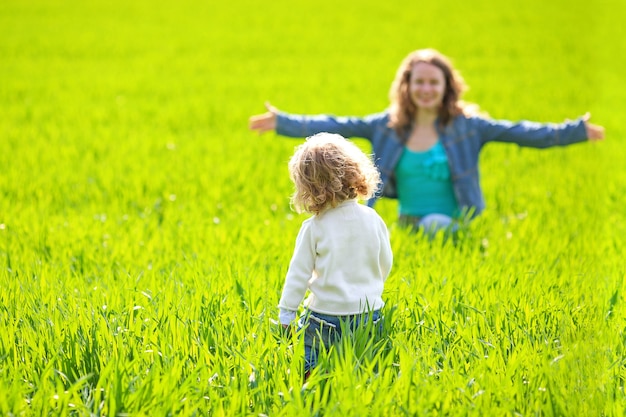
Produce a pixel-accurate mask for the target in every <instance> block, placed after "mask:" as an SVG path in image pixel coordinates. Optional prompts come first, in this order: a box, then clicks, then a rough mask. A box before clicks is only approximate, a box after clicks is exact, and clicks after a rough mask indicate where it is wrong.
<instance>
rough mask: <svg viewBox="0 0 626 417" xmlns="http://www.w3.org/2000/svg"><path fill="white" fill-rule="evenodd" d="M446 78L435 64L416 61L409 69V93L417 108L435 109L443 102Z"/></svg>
mask: <svg viewBox="0 0 626 417" xmlns="http://www.w3.org/2000/svg"><path fill="white" fill-rule="evenodd" d="M445 90H446V78H445V75H444V74H443V71H442V70H441V69H439V67H437V66H436V65H433V64H429V63H427V62H418V63H417V64H415V65H413V68H412V69H411V78H410V80H409V94H410V95H411V101H413V104H415V106H416V107H417V108H418V109H421V110H429V111H437V110H439V107H441V103H442V102H443V95H444V92H445Z"/></svg>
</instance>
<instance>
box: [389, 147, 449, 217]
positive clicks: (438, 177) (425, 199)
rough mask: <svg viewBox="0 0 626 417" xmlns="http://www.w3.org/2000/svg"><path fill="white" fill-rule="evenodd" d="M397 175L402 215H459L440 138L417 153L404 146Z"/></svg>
mask: <svg viewBox="0 0 626 417" xmlns="http://www.w3.org/2000/svg"><path fill="white" fill-rule="evenodd" d="M395 174H396V183H397V190H398V200H399V202H400V205H399V211H400V214H404V215H409V216H419V217H423V216H426V215H428V214H433V213H439V214H445V215H447V216H450V217H455V216H457V215H458V205H457V202H456V198H455V197H454V188H453V186H452V180H451V177H450V167H449V166H448V157H447V155H446V151H445V149H444V148H443V145H442V144H441V142H440V141H438V142H437V143H436V144H435V145H434V146H433V147H432V148H430V149H429V150H427V151H421V152H416V151H412V150H410V149H409V148H407V147H404V149H403V151H402V156H401V157H400V160H399V161H398V164H397V165H396V168H395Z"/></svg>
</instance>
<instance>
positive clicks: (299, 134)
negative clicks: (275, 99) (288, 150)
mask: <svg viewBox="0 0 626 417" xmlns="http://www.w3.org/2000/svg"><path fill="white" fill-rule="evenodd" d="M383 117H384V116H383V115H382V114H380V115H378V114H377V115H371V116H367V117H353V116H346V117H337V116H331V115H324V114H322V115H315V116H307V115H295V114H288V113H283V112H280V113H278V115H277V116H276V133H278V134H279V135H282V136H288V137H294V138H304V137H308V136H311V135H314V134H316V133H320V132H328V133H337V134H340V135H341V136H343V137H345V138H355V137H358V138H364V139H369V140H371V139H372V136H373V134H374V131H375V130H376V126H377V125H378V124H379V123H380V122H381V121H382V120H383Z"/></svg>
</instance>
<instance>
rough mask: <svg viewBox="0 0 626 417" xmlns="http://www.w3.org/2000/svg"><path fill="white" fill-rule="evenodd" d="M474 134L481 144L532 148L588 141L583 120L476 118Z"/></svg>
mask: <svg viewBox="0 0 626 417" xmlns="http://www.w3.org/2000/svg"><path fill="white" fill-rule="evenodd" d="M474 122H475V123H476V125H477V126H476V127H477V133H478V134H479V135H480V140H481V142H482V143H486V142H508V143H515V144H517V145H519V146H526V147H531V148H549V147H552V146H567V145H571V144H574V143H578V142H584V141H585V140H587V132H586V129H585V124H584V122H583V120H582V119H578V120H575V121H567V122H563V123H559V124H555V123H537V122H529V121H521V122H517V123H513V122H510V121H506V120H488V119H482V118H475V119H474Z"/></svg>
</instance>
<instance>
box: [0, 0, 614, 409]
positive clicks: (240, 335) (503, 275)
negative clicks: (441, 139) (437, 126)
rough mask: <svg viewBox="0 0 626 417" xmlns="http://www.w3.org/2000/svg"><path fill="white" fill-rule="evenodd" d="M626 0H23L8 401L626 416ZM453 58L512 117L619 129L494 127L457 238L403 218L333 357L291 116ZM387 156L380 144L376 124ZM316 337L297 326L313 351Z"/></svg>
mask: <svg viewBox="0 0 626 417" xmlns="http://www.w3.org/2000/svg"><path fill="white" fill-rule="evenodd" d="M624 16H626V3H624V2H623V1H619V0H601V1H596V2H582V1H578V0H574V1H565V0H556V1H548V2H546V1H544V0H527V1H524V2H522V1H513V2H504V1H502V2H498V1H496V0H478V1H475V2H456V1H451V0H443V1H439V2H428V3H406V2H396V1H372V0H361V1H356V0H347V1H344V2H342V1H336V0H332V1H331V0H318V1H316V2H298V1H295V2H294V1H288V0H275V1H269V2H254V1H251V0H234V1H230V2H217V1H206V0H205V1H203V2H200V1H191V0H181V1H177V2H174V3H171V2H154V1H146V0H137V1H129V2H124V1H118V0H113V1H103V0H95V1H88V2H83V1H76V0H66V1H61V0H51V1H42V0H19V1H18V0H5V1H4V2H2V4H0V393H1V394H0V415H4V416H31V415H32V416H43V415H76V416H141V415H145V416H167V415H177V416H200V415H211V416H235V415H251V416H263V415H266V416H304V415H324V416H342V417H346V416H368V415H369V416H378V415H380V416H415V415H425V416H444V415H445V416H457V415H460V416H623V415H624V414H625V413H626V393H625V391H624V384H625V383H626V307H625V301H626V300H625V295H624V290H625V286H624V278H625V276H626V261H625V260H624V259H625V257H624V253H625V252H626V240H625V238H624V236H625V235H626V221H625V213H626V209H625V208H624V192H625V191H626V170H625V169H624V166H625V165H624V163H625V161H626V150H625V147H624V145H625V143H626V142H625V140H624V138H625V137H626V128H625V127H624V121H623V106H624V103H626V78H625V77H624V75H623V74H624V68H626V58H625V55H624V41H623V39H624V37H625V34H624V29H623V28H624V25H623V17H624ZM424 47H434V48H437V49H439V50H440V51H441V52H443V53H444V54H446V55H448V56H450V57H451V58H452V60H453V62H454V64H455V65H456V66H457V67H458V68H459V69H460V71H461V73H462V74H463V76H464V77H465V80H466V81H467V83H468V84H469V85H470V87H471V89H470V90H469V92H468V94H467V95H466V99H467V100H469V101H473V102H476V103H478V104H480V106H481V108H482V109H483V110H485V111H487V112H488V113H489V114H490V115H491V116H493V117H495V118H506V119H510V120H520V119H529V120H536V121H543V122H548V121H554V122H560V121H562V120H564V119H566V118H575V117H578V116H579V115H581V114H583V113H585V112H586V111H590V112H591V113H592V115H593V117H592V121H593V122H595V123H598V124H601V125H603V126H605V127H606V131H607V139H606V141H604V142H601V143H594V144H581V145H574V146H572V147H568V148H559V149H551V150H545V151H538V150H528V149H519V148H518V147H516V146H507V145H497V144H494V145H490V146H488V147H487V148H486V149H485V151H484V152H483V154H482V158H481V172H482V184H483V189H484V192H485V197H486V200H487V210H486V211H485V213H484V214H483V215H482V216H481V217H479V218H478V219H477V220H476V221H474V222H473V223H472V225H471V227H470V229H469V231H468V233H467V234H466V235H465V236H464V237H463V238H462V240H461V242H460V243H459V244H458V245H456V246H454V245H452V244H450V243H446V242H442V241H440V240H436V241H434V242H428V241H426V240H424V239H418V238H416V236H414V235H410V234H408V233H407V232H406V231H405V230H402V229H399V228H398V227H397V225H396V224H395V220H396V203H395V202H394V201H390V200H385V201H381V202H380V203H379V204H378V205H377V207H376V208H377V210H378V211H379V213H380V214H381V215H382V216H383V218H384V219H385V221H386V222H387V224H388V225H389V228H390V230H391V239H392V246H393V249H394V254H395V264H394V269H393V271H392V274H391V276H390V278H389V281H388V284H387V286H386V290H385V294H384V298H385V300H386V303H387V306H386V307H385V314H386V316H387V320H386V324H385V335H384V338H383V339H382V340H380V341H378V342H376V343H372V342H371V341H368V340H366V339H364V338H360V337H359V338H358V340H357V341H356V343H355V344H354V345H352V344H346V345H344V346H340V347H338V348H337V349H336V350H335V351H332V352H330V353H329V355H327V356H326V355H325V356H323V358H322V364H321V365H320V368H319V372H316V373H314V374H313V376H312V377H311V379H310V380H309V382H308V384H307V385H306V386H304V387H303V385H302V380H301V377H300V375H299V369H300V368H301V366H302V359H301V356H302V351H303V347H302V346H301V344H300V343H299V342H298V341H297V339H296V340H288V339H285V338H282V339H281V338H280V337H279V335H278V334H277V331H276V328H275V327H274V325H273V324H272V322H271V320H272V319H275V318H276V316H277V308H276V305H277V303H278V298H279V296H280V290H281V287H282V283H283V279H284V275H285V272H286V270H287V266H288V262H289V259H290V257H291V254H292V249H293V244H294V240H295V236H296V233H297V231H298V229H299V227H300V223H301V221H302V220H303V219H304V218H305V216H304V215H297V214H295V213H294V212H292V211H291V210H290V207H289V195H290V193H291V191H292V185H291V183H290V181H289V178H288V173H287V161H288V159H289V157H290V156H291V154H292V152H293V149H294V146H296V145H297V144H298V143H300V141H299V140H292V139H285V138H280V137H277V136H276V135H274V134H266V135H263V136H260V137H259V136H258V135H256V134H254V133H252V132H250V131H249V130H248V128H247V124H248V117H249V116H250V115H252V114H256V113H261V112H263V111H264V108H263V102H264V101H265V100H270V101H271V102H272V103H273V104H274V105H276V106H277V107H278V108H280V109H284V110H286V111H290V112H293V113H334V114H341V115H365V114H368V113H374V112H378V111H381V110H383V109H384V108H385V107H386V105H387V104H388V101H387V92H388V89H389V86H390V84H391V81H392V78H393V76H394V73H395V70H396V68H397V66H398V65H399V63H400V60H401V59H402V58H403V57H404V56H405V55H406V54H407V53H408V52H409V51H411V50H414V49H419V48H424ZM357 142H358V143H359V144H360V145H363V147H364V149H366V150H367V144H366V142H365V141H357ZM290 342H291V343H290Z"/></svg>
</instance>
